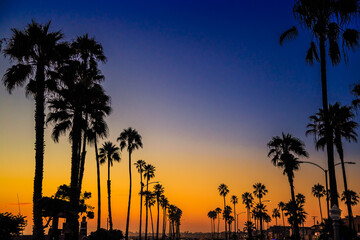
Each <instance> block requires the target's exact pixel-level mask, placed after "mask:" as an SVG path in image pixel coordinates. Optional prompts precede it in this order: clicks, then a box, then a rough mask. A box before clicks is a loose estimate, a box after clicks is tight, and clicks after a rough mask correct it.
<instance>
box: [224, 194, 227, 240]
mask: <svg viewBox="0 0 360 240" xmlns="http://www.w3.org/2000/svg"><path fill="white" fill-rule="evenodd" d="M225 207H226V202H225V196H224V210H225ZM224 221H225V239H226V240H227V224H226V219H224Z"/></svg>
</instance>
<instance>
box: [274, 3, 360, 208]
mask: <svg viewBox="0 0 360 240" xmlns="http://www.w3.org/2000/svg"><path fill="white" fill-rule="evenodd" d="M349 3H350V4H349ZM358 9H359V3H358V1H346V0H339V1H333V0H297V1H296V2H295V5H294V8H293V13H294V17H295V19H296V20H297V21H298V24H299V25H301V27H302V28H303V29H306V30H307V31H308V32H310V34H311V35H312V38H313V39H314V38H315V39H316V41H311V43H310V48H309V50H308V52H307V55H306V62H307V63H309V64H310V65H312V64H313V62H314V59H316V60H317V61H320V69H321V87H322V105H323V109H324V116H325V118H324V120H325V122H324V123H325V124H324V125H325V139H326V143H327V144H326V146H327V156H328V169H329V177H330V190H331V192H330V194H331V206H333V205H337V206H338V198H337V185H336V176H335V167H334V150H333V144H332V137H331V136H332V132H331V128H330V122H329V111H328V97H327V76H326V45H327V44H328V46H329V47H328V55H329V57H330V60H331V62H332V64H333V65H337V64H338V63H339V62H340V59H341V52H340V49H341V48H340V47H339V44H338V43H339V40H342V41H341V42H342V43H343V49H344V50H345V49H346V48H351V49H354V48H355V47H356V46H357V45H358V43H359V32H358V31H357V30H355V29H351V28H348V26H349V24H350V23H351V22H352V20H353V19H355V16H357V15H358ZM297 35H298V30H297V27H296V26H294V27H292V28H290V29H289V30H287V31H285V32H284V33H283V34H282V35H281V36H280V45H282V44H283V42H284V40H291V39H293V38H295V37H296V36H297ZM316 42H317V43H318V46H317V45H316ZM318 48H320V57H319V55H318V50H317V49H318ZM343 52H344V53H346V51H343ZM345 60H346V57H345Z"/></svg>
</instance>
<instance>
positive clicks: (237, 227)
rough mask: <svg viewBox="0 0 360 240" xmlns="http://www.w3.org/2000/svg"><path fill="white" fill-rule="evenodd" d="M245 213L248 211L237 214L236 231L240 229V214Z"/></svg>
mask: <svg viewBox="0 0 360 240" xmlns="http://www.w3.org/2000/svg"><path fill="white" fill-rule="evenodd" d="M243 213H246V212H241V213H238V214H236V225H237V226H236V232H238V230H239V215H240V214H243Z"/></svg>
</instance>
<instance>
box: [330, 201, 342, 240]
mask: <svg viewBox="0 0 360 240" xmlns="http://www.w3.org/2000/svg"><path fill="white" fill-rule="evenodd" d="M330 217H331V219H332V220H333V228H334V239H335V240H339V239H340V233H339V225H340V224H339V220H340V219H341V210H340V208H339V207H338V206H336V205H334V206H333V207H332V208H331V209H330Z"/></svg>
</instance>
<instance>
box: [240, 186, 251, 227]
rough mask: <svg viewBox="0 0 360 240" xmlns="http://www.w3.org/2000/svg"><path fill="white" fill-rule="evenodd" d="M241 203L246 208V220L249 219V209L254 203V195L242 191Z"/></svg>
mask: <svg viewBox="0 0 360 240" xmlns="http://www.w3.org/2000/svg"><path fill="white" fill-rule="evenodd" d="M241 198H242V203H243V204H244V205H245V208H246V209H247V221H248V222H249V221H250V209H251V208H252V206H253V203H254V197H253V196H252V194H251V193H250V192H244V193H243V194H242V195H241Z"/></svg>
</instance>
